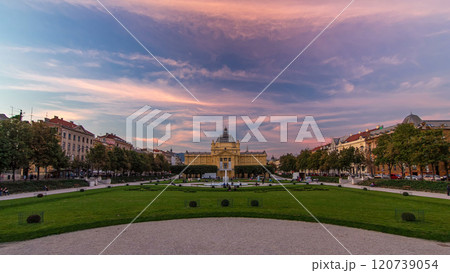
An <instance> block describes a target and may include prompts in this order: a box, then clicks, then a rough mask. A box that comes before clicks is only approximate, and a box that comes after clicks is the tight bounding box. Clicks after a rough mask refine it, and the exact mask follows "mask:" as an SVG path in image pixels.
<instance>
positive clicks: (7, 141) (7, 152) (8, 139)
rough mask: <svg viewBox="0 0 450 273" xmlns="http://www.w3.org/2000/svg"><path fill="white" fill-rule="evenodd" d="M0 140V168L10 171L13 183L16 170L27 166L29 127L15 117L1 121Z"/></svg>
mask: <svg viewBox="0 0 450 273" xmlns="http://www.w3.org/2000/svg"><path fill="white" fill-rule="evenodd" d="M0 140H1V142H2V144H1V145H0V149H1V150H0V160H1V161H2V165H0V166H1V168H3V169H4V170H6V169H8V170H11V171H12V173H13V177H12V178H13V181H15V180H16V177H15V172H16V170H18V169H20V168H26V167H28V166H29V162H30V156H31V149H30V141H31V126H30V124H29V123H28V122H24V121H22V120H21V119H20V118H17V117H15V118H10V119H7V120H3V121H1V122H0Z"/></svg>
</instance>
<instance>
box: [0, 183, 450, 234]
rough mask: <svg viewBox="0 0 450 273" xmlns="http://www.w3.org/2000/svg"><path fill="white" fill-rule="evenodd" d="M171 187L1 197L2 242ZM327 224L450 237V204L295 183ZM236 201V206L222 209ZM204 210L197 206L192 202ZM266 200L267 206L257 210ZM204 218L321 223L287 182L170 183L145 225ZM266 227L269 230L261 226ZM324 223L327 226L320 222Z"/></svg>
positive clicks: (125, 217) (66, 226)
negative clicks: (410, 218)
mask: <svg viewBox="0 0 450 273" xmlns="http://www.w3.org/2000/svg"><path fill="white" fill-rule="evenodd" d="M164 187H165V186H163V185H161V186H154V185H150V186H149V185H144V186H128V187H116V188H109V189H98V190H89V191H85V192H73V193H67V194H59V195H49V196H46V197H43V198H25V199H16V200H8V201H0V212H1V214H0V242H8V241H18V240H26V239H32V238H36V237H42V236H46V235H50V234H59V233H63V232H69V231H75V230H81V229H88V228H94V227H102V226H109V225H117V224H126V223H129V222H130V221H131V220H132V219H133V218H134V217H135V216H136V215H137V214H138V213H139V212H140V211H141V210H142V209H143V208H144V207H145V206H146V205H147V204H148V203H149V202H150V201H151V200H153V198H155V197H156V195H157V194H158V193H160V192H161V191H162V190H163V189H164ZM287 187H288V189H289V190H291V192H292V194H294V195H295V196H296V197H297V198H298V199H299V200H300V201H301V202H302V203H303V204H304V205H305V206H306V207H307V208H308V209H309V210H310V211H311V212H312V213H313V214H314V215H315V216H316V217H317V218H318V219H319V220H320V221H321V222H322V223H330V224H336V225H343V226H349V227H357V228H363V229H369V230H376V231H381V232H386V233H392V234H399V235H404V236H410V237H418V238H424V239H432V240H438V241H443V242H449V241H450V221H449V220H448V217H449V215H450V201H449V200H442V199H433V198H425V197H416V196H408V197H405V196H402V195H401V194H393V193H384V192H375V191H363V190H359V189H349V188H338V187H331V186H330V187H329V186H320V185H314V186H313V185H289V186H287ZM223 199H229V200H232V201H233V206H232V207H225V208H224V207H220V206H219V205H218V204H219V203H220V202H219V201H221V200H223ZM194 200H195V201H198V202H199V207H197V208H189V207H186V204H187V203H189V201H194ZM251 200H259V201H260V204H262V206H261V207H250V206H249V205H248V204H249V202H250V201H251ZM396 209H400V210H403V211H415V210H423V211H424V213H425V220H424V221H418V222H402V221H399V220H398V219H396V218H395V210H396ZM33 212H34V213H39V212H44V222H43V223H40V224H19V222H18V216H19V214H21V213H22V214H23V215H25V216H28V215H31V213H33ZM198 217H258V218H274V219H289V220H299V221H309V222H315V221H314V219H313V218H312V217H311V216H310V215H309V214H308V213H307V212H306V211H305V210H304V209H303V208H302V207H301V206H300V205H299V204H298V203H297V202H296V201H295V200H294V199H293V198H292V197H291V196H290V195H289V194H288V193H287V192H285V191H284V189H283V188H282V187H280V186H272V187H251V188H240V189H238V190H237V191H231V192H227V191H225V190H224V189H222V188H216V189H212V188H196V187H195V188H193V187H174V186H171V187H169V188H167V190H166V192H164V193H163V194H162V195H161V196H160V197H159V198H158V199H157V200H156V201H155V202H154V203H153V204H152V206H150V207H149V208H148V210H147V211H145V212H144V213H143V214H142V216H141V217H140V218H138V220H137V222H144V221H155V220H165V219H180V218H198ZM261 228H264V227H261ZM318 228H319V227H318Z"/></svg>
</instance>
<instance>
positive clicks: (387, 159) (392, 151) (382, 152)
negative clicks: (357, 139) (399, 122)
mask: <svg viewBox="0 0 450 273" xmlns="http://www.w3.org/2000/svg"><path fill="white" fill-rule="evenodd" d="M372 153H373V154H374V155H375V157H376V158H375V164H376V165H382V166H383V165H386V166H387V167H388V169H389V177H390V176H391V174H392V167H394V165H395V164H397V158H398V156H397V150H396V148H395V147H394V144H393V140H392V134H384V135H381V136H380V137H379V138H378V139H377V146H376V147H375V148H374V149H373V151H372Z"/></svg>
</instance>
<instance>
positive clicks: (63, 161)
mask: <svg viewBox="0 0 450 273" xmlns="http://www.w3.org/2000/svg"><path fill="white" fill-rule="evenodd" d="M69 166H70V162H69V158H68V157H67V156H66V153H65V152H64V151H63V150H62V149H61V150H59V151H58V152H57V153H56V155H55V158H54V162H53V163H52V167H53V168H54V169H56V171H57V172H58V175H59V173H60V172H61V170H62V169H65V168H67V167H69Z"/></svg>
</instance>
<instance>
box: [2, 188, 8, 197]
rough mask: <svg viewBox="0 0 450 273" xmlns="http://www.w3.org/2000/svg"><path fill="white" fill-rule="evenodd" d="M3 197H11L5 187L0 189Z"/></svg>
mask: <svg viewBox="0 0 450 273" xmlns="http://www.w3.org/2000/svg"><path fill="white" fill-rule="evenodd" d="M2 195H5V196H6V195H9V190H8V188H7V187H4V188H2V187H0V196H2Z"/></svg>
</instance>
